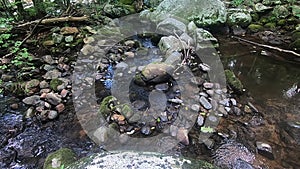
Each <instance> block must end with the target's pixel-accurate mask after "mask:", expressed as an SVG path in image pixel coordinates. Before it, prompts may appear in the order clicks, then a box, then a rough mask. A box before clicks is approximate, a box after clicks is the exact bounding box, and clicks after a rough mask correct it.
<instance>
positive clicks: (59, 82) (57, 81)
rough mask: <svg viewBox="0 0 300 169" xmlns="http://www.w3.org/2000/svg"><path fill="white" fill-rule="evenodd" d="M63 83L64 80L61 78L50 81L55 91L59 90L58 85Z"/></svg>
mask: <svg viewBox="0 0 300 169" xmlns="http://www.w3.org/2000/svg"><path fill="white" fill-rule="evenodd" d="M61 84H63V81H61V80H59V79H52V80H51V81H50V88H51V89H52V90H54V91H57V86H59V85H61Z"/></svg>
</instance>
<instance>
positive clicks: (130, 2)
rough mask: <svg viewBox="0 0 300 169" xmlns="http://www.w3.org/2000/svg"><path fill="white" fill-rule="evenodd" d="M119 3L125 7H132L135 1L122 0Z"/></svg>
mask: <svg viewBox="0 0 300 169" xmlns="http://www.w3.org/2000/svg"><path fill="white" fill-rule="evenodd" d="M119 2H120V3H122V4H125V5H131V4H133V2H134V0H120V1H119Z"/></svg>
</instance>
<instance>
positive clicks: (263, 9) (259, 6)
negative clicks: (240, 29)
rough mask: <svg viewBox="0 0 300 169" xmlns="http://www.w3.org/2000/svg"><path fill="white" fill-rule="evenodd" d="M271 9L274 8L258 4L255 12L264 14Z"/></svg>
mask: <svg viewBox="0 0 300 169" xmlns="http://www.w3.org/2000/svg"><path fill="white" fill-rule="evenodd" d="M269 9H272V7H269V6H265V5H264V4H262V3H256V4H255V6H254V10H255V11H256V12H264V11H266V10H269Z"/></svg>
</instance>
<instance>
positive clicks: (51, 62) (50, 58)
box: [42, 55, 55, 65]
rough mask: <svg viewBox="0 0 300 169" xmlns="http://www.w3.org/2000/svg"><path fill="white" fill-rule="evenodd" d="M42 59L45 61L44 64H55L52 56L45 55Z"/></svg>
mask: <svg viewBox="0 0 300 169" xmlns="http://www.w3.org/2000/svg"><path fill="white" fill-rule="evenodd" d="M42 59H43V61H44V62H46V63H48V64H50V65H51V64H53V63H55V62H54V60H53V58H52V56H51V55H45V56H43V57H42Z"/></svg>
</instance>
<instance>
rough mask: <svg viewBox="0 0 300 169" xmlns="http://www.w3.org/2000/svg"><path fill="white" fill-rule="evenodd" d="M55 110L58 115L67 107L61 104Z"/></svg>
mask: <svg viewBox="0 0 300 169" xmlns="http://www.w3.org/2000/svg"><path fill="white" fill-rule="evenodd" d="M55 109H56V110H57V111H58V113H61V112H63V111H64V110H65V105H64V104H62V103H60V104H58V105H57V106H56V107H55Z"/></svg>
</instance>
